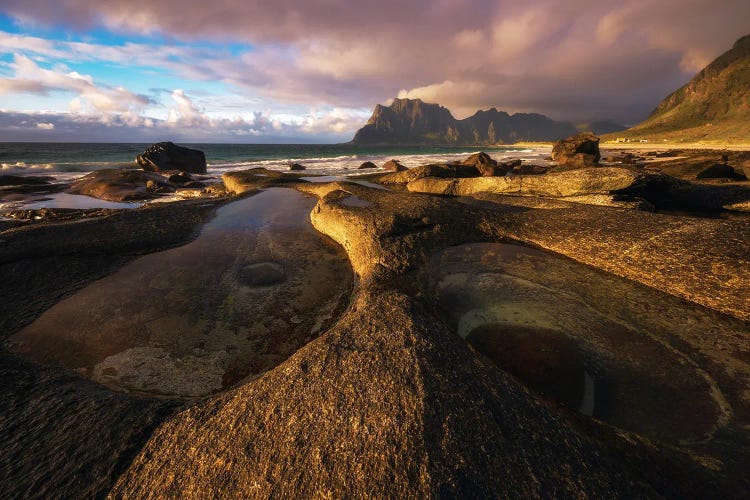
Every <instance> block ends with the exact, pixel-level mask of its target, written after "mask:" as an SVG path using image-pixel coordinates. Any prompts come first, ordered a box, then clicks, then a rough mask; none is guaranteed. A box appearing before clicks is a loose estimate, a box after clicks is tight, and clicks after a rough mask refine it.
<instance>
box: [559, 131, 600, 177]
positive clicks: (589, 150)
mask: <svg viewBox="0 0 750 500" xmlns="http://www.w3.org/2000/svg"><path fill="white" fill-rule="evenodd" d="M552 160H553V161H555V162H556V163H557V165H558V166H559V167H561V168H567V169H572V168H585V167H593V166H595V165H598V164H599V160H601V154H600V153H599V138H598V137H597V136H595V135H594V134H591V133H581V134H577V135H574V136H572V137H568V138H567V139H563V140H560V141H557V142H556V143H555V144H554V145H553V146H552Z"/></svg>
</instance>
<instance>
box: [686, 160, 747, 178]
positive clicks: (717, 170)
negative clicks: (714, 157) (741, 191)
mask: <svg viewBox="0 0 750 500" xmlns="http://www.w3.org/2000/svg"><path fill="white" fill-rule="evenodd" d="M695 178H696V179H733V180H736V181H746V180H747V177H745V174H744V172H743V173H740V172H737V170H735V169H734V168H733V167H732V166H731V165H727V164H726V163H717V164H716V165H713V166H711V167H708V168H706V169H704V170H702V171H700V172H698V175H696V176H695Z"/></svg>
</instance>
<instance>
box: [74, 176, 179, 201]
mask: <svg viewBox="0 0 750 500" xmlns="http://www.w3.org/2000/svg"><path fill="white" fill-rule="evenodd" d="M168 188H171V187H170V186H169V183H167V181H166V180H165V179H164V177H162V176H161V175H158V174H155V173H150V172H143V171H141V170H132V169H106V170H98V171H96V172H91V173H90V174H88V175H86V176H85V177H82V178H81V179H79V180H77V181H76V182H74V183H73V184H72V185H71V186H70V189H69V190H68V192H69V193H71V194H82V195H85V196H92V197H94V198H99V199H102V200H107V201H135V200H146V199H149V198H153V197H155V196H158V195H157V194H156V193H157V192H163V191H164V190H165V189H168ZM170 190H171V189H170Z"/></svg>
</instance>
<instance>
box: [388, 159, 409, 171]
mask: <svg viewBox="0 0 750 500" xmlns="http://www.w3.org/2000/svg"><path fill="white" fill-rule="evenodd" d="M383 170H390V171H391V172H403V171H404V170H408V169H407V168H406V167H405V166H403V165H401V163H399V161H398V160H388V161H387V162H385V163H383Z"/></svg>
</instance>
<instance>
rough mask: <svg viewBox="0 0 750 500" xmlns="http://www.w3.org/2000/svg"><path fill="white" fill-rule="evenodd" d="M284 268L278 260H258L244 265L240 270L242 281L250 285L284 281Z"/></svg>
mask: <svg viewBox="0 0 750 500" xmlns="http://www.w3.org/2000/svg"><path fill="white" fill-rule="evenodd" d="M285 277H286V274H285V273H284V268H283V267H282V266H281V265H280V264H277V263H276V262H258V263H255V264H250V265H247V266H245V267H243V268H242V269H241V270H240V272H239V276H238V278H239V280H240V282H241V283H243V284H245V285H249V286H271V285H277V284H279V283H281V282H282V281H284V279H285Z"/></svg>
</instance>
